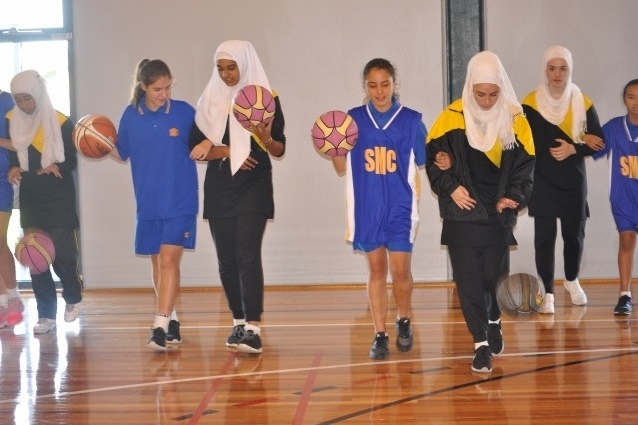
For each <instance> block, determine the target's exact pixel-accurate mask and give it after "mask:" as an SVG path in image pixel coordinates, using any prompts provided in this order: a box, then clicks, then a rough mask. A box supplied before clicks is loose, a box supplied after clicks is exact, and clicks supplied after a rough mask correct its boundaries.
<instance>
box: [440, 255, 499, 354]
mask: <svg viewBox="0 0 638 425" xmlns="http://www.w3.org/2000/svg"><path fill="white" fill-rule="evenodd" d="M448 252H449V254H450V261H451V263H452V273H453V279H454V282H455V283H456V288H457V290H458V292H459V300H460V302H461V310H462V311H463V316H464V317H465V323H466V324H467V328H468V330H469V331H470V333H471V334H472V338H473V339H474V342H483V341H487V325H488V320H492V321H496V320H498V319H499V318H500V317H501V311H500V309H499V307H498V303H497V302H496V284H497V283H498V282H499V280H500V279H501V278H503V277H505V276H507V274H508V273H509V261H510V255H509V254H510V251H509V247H508V246H490V247H480V248H475V247H466V246H448Z"/></svg>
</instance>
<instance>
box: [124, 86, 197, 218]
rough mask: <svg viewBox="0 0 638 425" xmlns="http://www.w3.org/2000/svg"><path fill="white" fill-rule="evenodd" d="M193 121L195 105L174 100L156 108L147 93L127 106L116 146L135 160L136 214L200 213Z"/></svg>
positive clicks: (165, 216)
mask: <svg viewBox="0 0 638 425" xmlns="http://www.w3.org/2000/svg"><path fill="white" fill-rule="evenodd" d="M194 120H195V109H194V108H193V107H192V106H191V105H189V104H188V103H186V102H183V101H179V100H173V99H170V100H169V101H168V102H166V104H165V105H164V106H163V107H161V108H159V109H158V110H157V111H155V112H153V111H151V110H149V109H148V108H147V107H146V105H145V102H144V98H142V99H141V100H140V103H139V106H138V107H137V108H136V107H135V106H133V105H129V106H128V107H127V108H126V109H125V110H124V113H123V114H122V118H121V120H120V126H119V130H118V141H117V145H116V147H117V150H118V153H119V154H120V157H121V158H122V159H123V160H127V159H129V158H130V160H131V171H132V175H133V187H134V189H135V199H136V201H137V218H138V219H147V220H148V219H165V218H172V217H179V216H184V215H190V214H196V213H197V210H198V204H199V201H198V195H197V190H198V183H197V169H196V167H195V161H193V160H192V159H190V157H189V155H190V150H189V148H188V137H189V134H190V130H191V127H192V126H193V123H194Z"/></svg>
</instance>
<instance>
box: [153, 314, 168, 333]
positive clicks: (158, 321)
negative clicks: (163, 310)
mask: <svg viewBox="0 0 638 425" xmlns="http://www.w3.org/2000/svg"><path fill="white" fill-rule="evenodd" d="M170 319H171V317H170V316H165V315H163V314H160V313H155V320H154V321H153V328H162V329H164V330H168V322H169V320H170Z"/></svg>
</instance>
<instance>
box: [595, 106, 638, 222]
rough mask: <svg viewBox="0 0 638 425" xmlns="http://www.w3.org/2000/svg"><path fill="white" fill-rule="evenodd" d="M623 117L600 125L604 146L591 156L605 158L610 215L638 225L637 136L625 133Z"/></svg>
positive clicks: (626, 129) (624, 118)
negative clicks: (619, 216) (606, 160)
mask: <svg viewBox="0 0 638 425" xmlns="http://www.w3.org/2000/svg"><path fill="white" fill-rule="evenodd" d="M625 120H626V117H624V116H622V117H616V118H612V119H611V120H609V121H608V122H607V124H605V125H604V126H603V132H604V134H605V148H604V149H603V150H601V151H598V152H596V153H595V154H594V155H593V156H594V158H595V159H599V158H601V157H603V156H605V155H607V156H608V157H609V201H610V203H611V211H612V213H613V214H614V215H622V216H624V217H626V218H628V219H630V220H632V221H633V222H634V224H637V225H638V137H636V136H635V135H634V136H633V137H632V135H631V134H630V132H629V128H628V126H627V124H626V121H625Z"/></svg>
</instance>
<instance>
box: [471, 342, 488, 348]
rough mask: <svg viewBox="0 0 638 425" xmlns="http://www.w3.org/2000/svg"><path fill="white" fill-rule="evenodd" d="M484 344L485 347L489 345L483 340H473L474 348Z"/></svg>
mask: <svg viewBox="0 0 638 425" xmlns="http://www.w3.org/2000/svg"><path fill="white" fill-rule="evenodd" d="M483 345H485V346H486V347H489V345H488V344H487V341H483V342H475V343H474V350H477V349H478V348H479V347H481V346H483Z"/></svg>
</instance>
